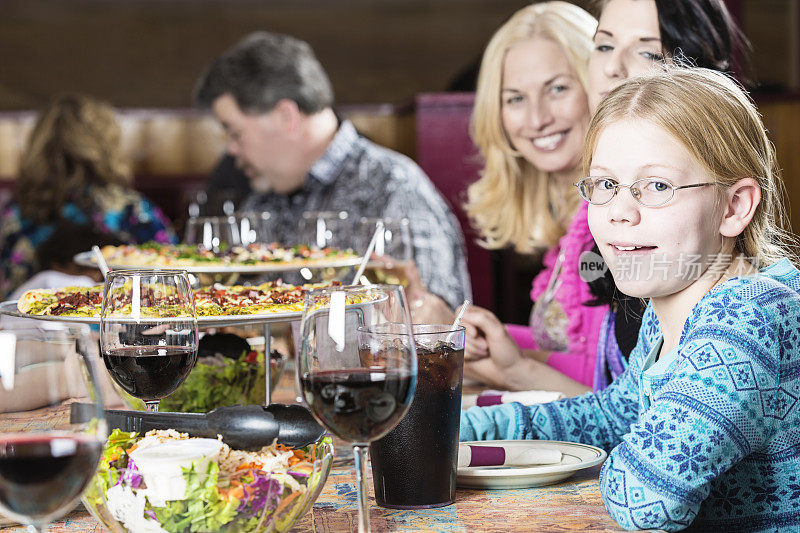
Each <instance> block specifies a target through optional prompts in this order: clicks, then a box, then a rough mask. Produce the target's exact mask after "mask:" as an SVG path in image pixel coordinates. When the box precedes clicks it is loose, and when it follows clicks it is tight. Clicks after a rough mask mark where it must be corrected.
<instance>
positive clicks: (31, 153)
mask: <svg viewBox="0 0 800 533" xmlns="http://www.w3.org/2000/svg"><path fill="white" fill-rule="evenodd" d="M129 181H130V169H129V167H128V165H127V164H126V163H125V162H124V161H123V158H122V155H121V153H120V128H119V124H117V120H116V116H115V115H114V110H113V109H112V108H111V106H109V105H108V104H106V103H104V102H99V101H96V100H93V99H91V98H88V97H85V96H80V95H64V96H60V97H58V98H56V99H55V100H54V101H53V102H52V103H51V104H50V105H49V106H48V107H47V108H45V109H44V110H43V111H42V112H41V114H40V115H39V118H38V120H37V122H36V124H35V125H34V128H33V131H32V132H31V136H30V138H29V140H28V144H27V146H26V148H25V150H24V152H23V153H22V157H21V161H20V170H19V179H18V180H17V188H16V191H15V198H16V201H17V203H18V205H19V208H20V212H21V214H22V215H23V216H24V217H26V218H29V219H31V220H33V221H34V222H38V223H47V222H53V221H55V220H56V219H58V218H59V215H60V211H61V207H62V206H63V205H64V204H65V203H67V202H68V201H80V199H81V197H82V196H83V195H84V192H85V188H86V187H87V186H90V185H96V186H101V187H102V186H106V185H110V184H119V185H124V184H127V183H128V182H129Z"/></svg>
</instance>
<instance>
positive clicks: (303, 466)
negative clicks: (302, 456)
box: [292, 461, 314, 474]
mask: <svg viewBox="0 0 800 533" xmlns="http://www.w3.org/2000/svg"><path fill="white" fill-rule="evenodd" d="M292 471H293V472H299V473H301V474H311V472H313V471H314V465H312V464H311V463H309V462H307V461H306V462H302V463H298V464H296V465H294V466H293V467H292Z"/></svg>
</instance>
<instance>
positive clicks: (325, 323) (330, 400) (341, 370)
mask: <svg viewBox="0 0 800 533" xmlns="http://www.w3.org/2000/svg"><path fill="white" fill-rule="evenodd" d="M379 325H391V327H392V330H391V331H392V332H393V334H392V335H386V336H384V338H385V339H388V340H390V341H391V343H392V344H391V347H392V350H391V352H389V353H388V356H387V352H385V351H375V350H374V349H373V348H375V347H374V345H371V344H370V343H369V342H367V341H366V340H365V337H364V334H365V332H366V331H367V330H368V329H369V328H374V327H375V326H379ZM411 331H412V330H411V316H410V314H409V311H408V305H407V303H406V297H405V293H404V291H403V288H402V287H400V286H398V285H369V286H351V287H342V286H338V287H336V286H334V287H328V288H324V289H316V290H311V291H308V293H306V298H305V302H304V305H303V318H302V320H301V325H300V353H299V361H298V366H297V372H298V379H299V382H300V386H301V390H302V392H303V398H304V399H305V401H306V403H307V404H308V406H309V407H310V408H311V412H312V413H313V414H314V417H315V418H316V419H317V420H318V421H319V422H320V423H321V424H323V425H324V426H325V427H326V428H327V429H328V430H329V431H331V432H332V433H334V434H335V435H337V436H338V437H340V438H342V439H344V440H346V441H349V442H351V443H352V445H353V455H354V458H355V466H356V480H357V485H358V530H359V532H361V533H364V532H368V531H369V512H368V508H367V489H366V486H365V479H366V472H365V466H366V453H367V450H368V446H369V443H370V442H371V441H373V440H376V439H379V438H381V437H383V436H384V435H386V434H387V433H388V432H389V431H391V430H392V429H393V428H394V427H395V426H396V425H397V423H398V422H399V421H400V419H401V418H402V417H403V415H405V413H406V411H407V410H408V406H409V404H410V403H411V400H412V398H413V396H414V388H415V386H416V376H417V356H416V350H415V348H414V340H413V336H412V333H411Z"/></svg>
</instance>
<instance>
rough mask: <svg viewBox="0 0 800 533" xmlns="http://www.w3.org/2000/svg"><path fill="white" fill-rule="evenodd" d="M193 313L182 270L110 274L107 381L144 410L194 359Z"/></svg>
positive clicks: (104, 339) (103, 324) (104, 328)
mask: <svg viewBox="0 0 800 533" xmlns="http://www.w3.org/2000/svg"><path fill="white" fill-rule="evenodd" d="M197 341H198V337H197V315H196V313H195V308H194V294H193V293H192V289H191V287H190V285H189V277H188V275H187V274H186V271H185V270H148V269H140V270H113V271H111V272H109V273H108V277H107V278H106V284H105V287H104V288H103V309H102V311H101V312H100V349H101V351H102V353H103V361H104V362H105V364H106V368H107V369H108V371H109V373H110V374H111V377H112V378H113V379H114V381H115V382H116V383H117V384H118V385H119V386H120V387H122V389H123V390H124V391H125V392H127V393H128V394H130V395H131V396H135V397H136V398H139V399H141V400H144V402H145V404H146V405H147V410H148V411H158V402H159V400H160V399H161V398H164V397H165V396H169V395H170V394H172V393H173V392H174V391H175V389H177V388H178V386H180V384H181V383H183V381H184V380H185V379H186V377H187V376H188V375H189V372H190V371H191V370H192V367H194V364H195V361H197Z"/></svg>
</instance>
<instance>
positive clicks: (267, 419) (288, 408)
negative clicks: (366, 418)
mask: <svg viewBox="0 0 800 533" xmlns="http://www.w3.org/2000/svg"><path fill="white" fill-rule="evenodd" d="M72 405H73V407H72V412H71V419H72V420H73V421H75V420H76V419H83V418H85V417H86V416H91V410H86V411H85V412H82V411H83V410H82V409H81V408H80V407H79V406H80V405H81V404H72ZM106 421H107V422H108V426H109V429H110V430H113V429H115V428H119V429H121V430H122V431H137V432H140V433H146V432H147V431H150V430H152V429H174V430H175V431H179V432H181V433H188V434H189V435H190V436H192V437H205V438H212V439H215V438H217V435H221V436H222V441H223V442H224V443H225V444H227V445H228V446H230V447H231V448H235V449H238V450H258V449H260V448H261V447H262V446H268V445H270V444H272V441H273V439H276V438H277V439H278V442H279V443H280V444H284V445H286V446H292V447H294V448H302V447H303V446H307V445H309V444H311V443H313V442H317V441H318V440H319V439H320V438H321V437H322V435H324V434H325V429H324V428H323V427H322V426H320V425H319V424H318V423H317V421H316V420H314V417H313V416H311V412H310V411H309V410H308V409H306V408H305V407H302V406H300V405H283V404H275V403H274V404H271V405H269V406H262V405H230V406H225V407H217V408H216V409H214V410H213V411H209V412H208V413H166V412H156V413H150V412H146V411H122V410H116V409H106Z"/></svg>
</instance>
